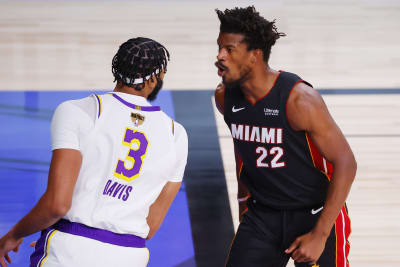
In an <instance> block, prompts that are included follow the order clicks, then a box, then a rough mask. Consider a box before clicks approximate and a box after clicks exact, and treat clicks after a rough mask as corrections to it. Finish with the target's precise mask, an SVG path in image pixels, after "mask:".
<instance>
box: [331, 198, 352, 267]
mask: <svg viewBox="0 0 400 267" xmlns="http://www.w3.org/2000/svg"><path fill="white" fill-rule="evenodd" d="M334 227H335V237H336V238H335V239H336V259H335V260H336V267H349V260H348V256H349V252H350V243H349V241H348V239H349V236H350V232H351V230H350V229H351V226H350V218H349V216H348V214H347V211H346V205H344V206H343V207H342V209H341V210H340V213H339V216H338V217H337V219H336V222H335V226H334Z"/></svg>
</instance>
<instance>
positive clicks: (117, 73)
mask: <svg viewBox="0 0 400 267" xmlns="http://www.w3.org/2000/svg"><path fill="white" fill-rule="evenodd" d="M168 60H169V52H168V50H167V49H166V48H165V47H164V46H163V45H162V44H160V43H158V42H156V41H154V40H152V39H149V38H144V37H137V38H133V39H129V40H128V41H126V42H125V43H123V44H122V45H121V46H120V47H119V49H118V52H117V54H116V55H115V56H114V58H113V59H112V73H113V75H114V78H115V79H114V82H115V81H118V82H121V83H123V84H124V85H126V86H129V87H132V88H134V89H136V90H139V91H140V90H142V88H143V86H144V83H145V82H146V81H147V80H148V79H150V78H151V77H152V76H153V74H156V77H157V78H159V76H160V73H161V71H164V72H165V71H166V70H167V62H168Z"/></svg>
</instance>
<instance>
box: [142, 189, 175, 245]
mask: <svg viewBox="0 0 400 267" xmlns="http://www.w3.org/2000/svg"><path fill="white" fill-rule="evenodd" d="M180 186H181V182H168V183H167V184H166V185H165V186H164V188H163V190H162V191H161V193H160V195H159V196H158V197H157V199H156V201H154V203H153V204H152V205H151V206H150V209H149V215H148V216H147V224H148V225H149V227H150V231H149V234H148V236H147V239H150V238H152V237H153V235H154V234H155V232H157V230H158V229H159V228H160V226H161V224H162V222H163V221H164V218H165V216H166V215H167V212H168V210H169V208H170V207H171V204H172V202H173V200H174V199H175V196H176V194H177V193H178V191H179V188H180Z"/></svg>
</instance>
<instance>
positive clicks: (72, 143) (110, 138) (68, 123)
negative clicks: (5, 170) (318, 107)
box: [51, 92, 188, 238]
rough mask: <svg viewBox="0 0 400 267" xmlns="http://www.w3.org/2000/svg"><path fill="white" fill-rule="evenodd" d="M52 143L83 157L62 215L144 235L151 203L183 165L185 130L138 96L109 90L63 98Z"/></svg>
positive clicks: (54, 122) (179, 177) (180, 174)
mask: <svg viewBox="0 0 400 267" xmlns="http://www.w3.org/2000/svg"><path fill="white" fill-rule="evenodd" d="M51 133H52V148H53V150H54V149H60V148H72V149H78V150H79V151H80V152H81V154H82V157H83V161H82V166H81V170H80V173H79V176H78V179H77V182H76V185H75V189H74V193H73V198H72V206H71V209H70V210H69V211H68V213H67V214H66V216H64V218H65V219H67V220H69V221H72V222H79V223H82V224H85V225H88V226H91V227H96V228H100V229H106V230H109V231H112V232H115V233H124V234H134V235H137V236H140V237H143V238H145V237H146V236H147V234H148V232H149V227H148V225H147V222H146V217H147V215H148V211H149V207H150V205H151V204H152V203H153V202H154V201H155V200H156V198H157V197H158V195H159V194H160V192H161V190H162V188H163V187H164V185H165V184H166V183H167V182H168V181H173V182H180V181H181V180H182V178H183V173H184V169H185V166H186V159H187V150H188V141H187V135H186V131H185V129H184V128H183V127H182V126H181V125H180V124H179V123H177V122H175V121H173V120H172V119H171V118H170V117H168V116H167V115H166V114H165V113H164V112H163V111H161V110H160V107H157V106H151V105H150V104H149V103H148V102H147V100H146V99H145V98H143V97H140V96H135V95H130V94H124V93H115V92H113V93H109V94H104V95H93V96H90V97H87V98H84V99H80V100H71V101H67V102H64V103H62V104H61V105H60V106H59V107H58V108H57V109H56V111H55V114H54V116H53V120H52V126H51Z"/></svg>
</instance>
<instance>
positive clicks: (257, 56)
mask: <svg viewBox="0 0 400 267" xmlns="http://www.w3.org/2000/svg"><path fill="white" fill-rule="evenodd" d="M263 60H264V53H263V51H262V50H261V49H254V50H252V53H251V57H250V62H251V63H253V64H255V63H257V62H260V61H263Z"/></svg>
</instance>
